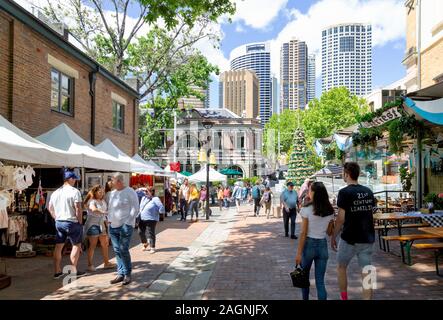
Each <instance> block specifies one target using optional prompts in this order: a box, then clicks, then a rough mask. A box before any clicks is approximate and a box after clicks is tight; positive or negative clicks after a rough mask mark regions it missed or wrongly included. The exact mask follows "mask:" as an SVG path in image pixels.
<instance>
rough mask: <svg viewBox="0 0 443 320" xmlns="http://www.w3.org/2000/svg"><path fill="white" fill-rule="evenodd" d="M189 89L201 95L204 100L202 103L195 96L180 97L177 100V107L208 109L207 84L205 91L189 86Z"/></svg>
mask: <svg viewBox="0 0 443 320" xmlns="http://www.w3.org/2000/svg"><path fill="white" fill-rule="evenodd" d="M191 88H192V89H193V90H195V91H197V92H198V93H200V94H202V95H203V96H204V100H203V101H202V100H201V99H200V98H198V97H196V96H188V97H182V98H180V99H178V106H179V107H191V108H209V106H210V104H209V103H210V100H209V99H210V98H209V83H208V88H207V89H203V88H200V87H197V86H191Z"/></svg>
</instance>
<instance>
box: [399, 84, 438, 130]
mask: <svg viewBox="0 0 443 320" xmlns="http://www.w3.org/2000/svg"><path fill="white" fill-rule="evenodd" d="M404 104H405V105H406V106H407V107H409V108H410V109H411V110H413V111H414V112H415V113H416V114H417V115H419V116H420V117H422V118H423V119H425V120H427V121H429V122H432V123H434V124H438V125H443V82H440V83H437V84H435V85H433V86H430V87H427V88H424V89H421V90H418V91H415V92H411V93H409V94H408V95H407V97H406V98H405V101H404Z"/></svg>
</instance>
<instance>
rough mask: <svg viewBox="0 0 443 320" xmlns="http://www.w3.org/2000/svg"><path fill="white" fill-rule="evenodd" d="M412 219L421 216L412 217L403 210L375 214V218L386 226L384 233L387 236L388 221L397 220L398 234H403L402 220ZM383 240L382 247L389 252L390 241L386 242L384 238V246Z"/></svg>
mask: <svg viewBox="0 0 443 320" xmlns="http://www.w3.org/2000/svg"><path fill="white" fill-rule="evenodd" d="M410 219H420V217H410V216H407V215H405V214H403V213H401V212H394V213H377V214H374V220H377V221H379V222H381V223H382V224H383V226H384V232H383V235H384V236H387V235H388V222H395V223H396V225H397V232H398V235H399V236H401V235H402V233H401V229H402V222H403V221H404V220H410ZM380 241H381V240H380V234H379V242H380ZM381 245H382V244H381V242H380V249H382V250H383V251H385V252H386V251H387V252H389V251H390V250H389V242H388V243H387V244H386V241H385V240H383V248H382V246H381Z"/></svg>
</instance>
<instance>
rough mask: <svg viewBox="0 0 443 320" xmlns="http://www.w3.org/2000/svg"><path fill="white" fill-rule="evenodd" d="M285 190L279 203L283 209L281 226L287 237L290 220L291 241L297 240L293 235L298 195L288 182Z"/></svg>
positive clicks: (292, 185)
mask: <svg viewBox="0 0 443 320" xmlns="http://www.w3.org/2000/svg"><path fill="white" fill-rule="evenodd" d="M287 187H288V188H287V189H286V190H285V191H283V192H282V194H281V196H280V202H281V204H282V207H283V225H284V228H285V237H288V231H289V219H291V239H297V236H296V235H295V220H296V218H297V203H298V195H297V191H295V190H294V183H292V182H288V183H287Z"/></svg>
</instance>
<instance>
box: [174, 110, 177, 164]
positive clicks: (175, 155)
mask: <svg viewBox="0 0 443 320" xmlns="http://www.w3.org/2000/svg"><path fill="white" fill-rule="evenodd" d="M176 157H177V110H174V163H175V162H177V161H176V160H177V159H176Z"/></svg>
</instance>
